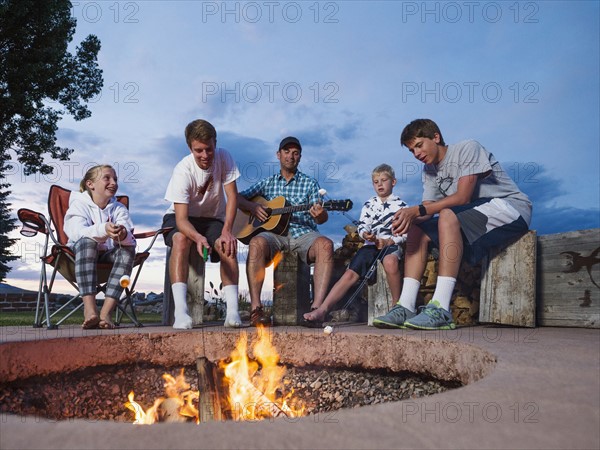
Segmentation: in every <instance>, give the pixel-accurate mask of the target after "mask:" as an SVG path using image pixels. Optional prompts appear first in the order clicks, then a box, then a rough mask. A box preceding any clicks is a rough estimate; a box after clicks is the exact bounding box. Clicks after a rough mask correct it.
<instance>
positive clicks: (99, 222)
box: [64, 192, 136, 250]
mask: <svg viewBox="0 0 600 450" xmlns="http://www.w3.org/2000/svg"><path fill="white" fill-rule="evenodd" d="M107 222H112V223H114V224H116V225H123V226H125V228H126V229H127V236H126V237H125V239H123V240H122V241H121V245H122V246H135V245H136V241H135V238H134V237H133V223H132V222H131V218H130V217H129V211H128V210H127V208H126V207H125V205H123V204H122V203H120V202H118V201H117V199H116V197H113V198H111V199H110V201H109V202H108V205H106V207H105V208H104V209H101V208H100V207H99V206H98V205H96V204H95V203H94V201H93V200H92V197H91V196H90V195H89V194H88V193H87V192H72V193H71V197H70V198H69V209H68V210H67V214H66V215H65V225H64V230H65V233H66V235H67V236H68V237H69V242H68V244H67V245H68V246H72V245H73V244H75V242H77V241H78V240H79V239H81V238H82V237H87V238H90V239H93V240H95V241H96V242H98V243H99V244H100V245H99V246H98V249H99V250H110V249H112V248H114V246H115V244H116V243H115V242H114V241H113V240H112V239H111V238H109V237H108V234H107V233H106V223H107ZM117 245H118V244H117Z"/></svg>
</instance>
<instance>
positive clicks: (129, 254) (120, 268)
mask: <svg viewBox="0 0 600 450" xmlns="http://www.w3.org/2000/svg"><path fill="white" fill-rule="evenodd" d="M73 251H74V252H75V278H76V279H77V285H78V286H79V293H80V294H81V295H82V296H83V295H96V294H97V293H98V271H97V267H96V266H97V264H98V263H112V264H113V266H112V269H111V271H110V275H109V277H108V281H107V282H106V292H105V295H106V297H111V298H114V299H117V300H119V299H120V298H121V293H122V292H123V288H122V287H121V284H120V283H119V280H120V279H121V277H122V276H123V275H125V274H127V275H131V270H132V269H133V260H134V258H135V247H129V246H123V247H114V248H112V249H111V250H109V251H107V252H104V253H100V252H99V251H98V243H97V242H96V241H95V240H93V239H90V238H85V237H84V238H81V239H79V240H78V241H77V242H75V245H74V246H73Z"/></svg>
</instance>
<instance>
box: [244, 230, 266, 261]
mask: <svg viewBox="0 0 600 450" xmlns="http://www.w3.org/2000/svg"><path fill="white" fill-rule="evenodd" d="M269 253H270V250H269V241H267V240H266V239H265V238H264V237H262V236H254V237H253V238H252V240H251V241H250V244H249V245H248V260H250V261H252V262H261V261H262V262H263V263H264V262H265V261H266V260H267V256H268V255H269Z"/></svg>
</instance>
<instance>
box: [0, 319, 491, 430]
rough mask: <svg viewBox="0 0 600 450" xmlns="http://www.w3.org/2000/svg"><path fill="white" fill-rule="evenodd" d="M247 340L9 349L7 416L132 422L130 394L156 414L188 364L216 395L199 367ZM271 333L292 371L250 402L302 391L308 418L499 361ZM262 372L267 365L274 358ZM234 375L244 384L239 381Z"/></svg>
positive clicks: (446, 347) (110, 341) (444, 347)
mask: <svg viewBox="0 0 600 450" xmlns="http://www.w3.org/2000/svg"><path fill="white" fill-rule="evenodd" d="M259 335H260V333H257V332H256V331H254V330H251V331H250V332H249V333H248V345H249V347H251V346H254V348H253V349H252V351H250V349H249V350H248V353H252V354H253V355H256V349H255V346H256V344H257V343H259V342H260V340H259ZM244 336H245V333H243V332H240V331H238V330H222V329H215V328H211V329H201V330H198V331H195V332H186V333H174V332H170V331H169V332H166V333H156V334H155V333H150V334H130V333H128V330H120V332H116V333H114V334H111V335H96V336H89V337H86V338H80V339H54V340H47V341H37V342H20V343H8V344H3V345H2V346H0V357H1V358H2V360H3V361H11V364H3V366H2V368H0V382H1V383H2V385H1V386H0V387H1V389H0V404H2V405H3V406H2V407H3V410H4V411H7V412H12V413H16V414H21V415H40V416H43V417H48V418H51V419H65V418H71V417H85V418H92V419H95V420H102V419H108V420H116V421H128V422H131V421H132V417H133V416H132V413H131V412H130V411H129V410H127V409H126V408H125V407H124V403H126V402H127V394H128V393H129V391H130V390H135V393H136V396H135V400H134V399H133V398H130V401H131V400H134V402H139V403H140V404H143V405H144V408H143V409H146V410H147V409H148V408H149V407H150V406H151V405H152V403H153V399H156V398H158V397H160V396H164V392H161V389H163V384H164V382H163V379H162V375H163V374H164V373H165V372H166V373H168V374H170V375H168V376H170V377H171V378H173V379H175V378H177V377H178V376H179V375H180V368H183V375H182V376H183V377H184V378H183V379H184V380H186V383H188V386H187V387H186V388H185V389H188V390H190V391H196V392H197V391H198V390H200V392H201V393H202V392H204V393H206V389H205V388H206V386H204V389H203V388H202V387H200V389H199V386H198V368H199V366H198V361H199V360H201V359H202V358H203V357H204V359H205V360H206V361H208V362H209V363H210V362H215V363H218V362H219V361H231V355H232V349H234V348H236V345H237V346H238V352H241V353H246V349H245V348H241V349H240V348H239V346H240V342H243V341H244V339H245V338H244ZM263 336H268V337H269V339H268V341H269V342H272V344H273V346H274V347H276V348H277V350H278V353H279V358H280V359H281V363H283V365H284V366H285V367H284V366H281V365H278V364H276V362H275V365H276V366H277V367H278V368H279V369H281V370H282V372H283V374H282V375H281V377H280V378H281V381H282V383H281V384H280V385H279V386H276V387H266V386H265V385H262V386H260V389H258V390H257V392H255V393H254V394H253V395H254V397H252V396H251V397H250V400H251V401H254V402H259V399H260V396H261V395H263V394H266V393H268V391H269V390H272V391H275V390H278V395H285V394H286V393H289V392H292V391H294V393H295V397H294V398H295V402H296V403H298V402H300V403H302V404H303V408H304V410H303V411H302V412H301V413H298V415H304V414H310V413H323V412H327V411H332V410H335V409H339V408H344V407H355V406H361V405H366V404H376V403H381V402H385V401H397V400H402V399H408V398H416V397H418V396H422V395H429V394H432V393H437V392H441V391H444V390H446V389H448V388H451V387H456V386H460V385H464V384H467V383H470V382H473V381H476V380H477V379H479V378H481V377H483V376H485V375H486V374H487V373H489V371H490V370H491V369H492V367H493V365H494V364H495V360H494V358H493V357H492V356H491V355H489V354H488V353H486V352H485V351H483V350H481V349H480V348H477V347H474V346H470V345H468V344H460V345H459V344H456V343H452V342H447V341H445V340H444V339H440V335H436V336H435V337H436V338H435V339H426V338H423V335H422V334H416V333H415V334H412V333H405V334H401V335H386V336H372V335H369V334H359V333H339V332H336V333H334V334H332V335H324V334H323V333H322V332H321V333H318V332H316V331H312V330H309V331H307V330H298V329H291V331H290V329H288V330H285V329H281V330H278V329H277V328H276V329H271V330H266V331H265V332H263ZM244 364H245V363H244ZM261 366H263V369H264V366H265V363H264V361H263V362H261ZM210 367H211V366H210V365H209V366H208V368H209V371H210V370H212V369H210ZM214 367H217V366H214ZM204 370H205V371H206V368H205V369H204ZM223 370H225V369H223ZM253 370H255V369H253ZM66 372H69V374H70V375H69V376H68V377H65V373H66ZM201 372H202V371H201ZM229 376H230V377H231V378H233V379H239V376H238V375H233V376H232V375H229ZM200 378H202V377H200ZM267 378H269V379H270V378H273V376H272V375H270V376H269V377H267ZM140 380H144V381H143V382H140ZM214 381H215V380H213V382H214ZM252 389H253V387H252V386H250V385H248V382H247V381H243V382H242V386H241V390H242V391H248V390H250V391H251V390H252ZM284 391H286V392H284ZM68 393H72V394H73V395H72V398H69V396H68ZM195 401H196V405H197V404H198V399H197V398H196V400H195ZM241 401H245V402H248V399H246V400H241ZM200 403H202V402H200ZM259 403H260V402H259ZM263 404H264V405H267V406H266V407H265V406H263V407H261V408H262V409H264V408H267V409H269V408H271V409H272V410H271V411H270V412H271V415H272V416H278V415H279V413H280V412H281V415H284V416H288V417H294V415H295V414H296V413H290V411H289V410H287V409H286V408H289V406H282V404H281V403H279V404H277V406H276V407H275V406H273V405H274V403H272V402H270V401H263ZM273 408H275V409H273ZM221 418H222V417H221ZM234 418H237V419H240V418H239V417H234ZM251 418H252V419H253V417H251ZM177 420H181V419H180V418H179V419H177Z"/></svg>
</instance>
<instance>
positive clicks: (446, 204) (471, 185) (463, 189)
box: [392, 173, 487, 235]
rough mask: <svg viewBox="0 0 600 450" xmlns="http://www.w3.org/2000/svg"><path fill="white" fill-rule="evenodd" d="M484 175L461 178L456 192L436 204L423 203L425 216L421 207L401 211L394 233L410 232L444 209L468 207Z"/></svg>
mask: <svg viewBox="0 0 600 450" xmlns="http://www.w3.org/2000/svg"><path fill="white" fill-rule="evenodd" d="M486 175H487V173H484V174H475V175H466V176H464V177H461V178H459V180H458V185H457V189H456V192H455V193H454V194H451V195H449V196H447V197H444V198H443V199H441V200H438V201H435V202H427V201H425V202H423V207H424V209H425V211H424V212H425V214H424V215H422V214H421V212H422V211H420V210H419V209H420V207H419V206H409V207H408V208H402V209H400V210H399V211H398V212H397V213H396V214H394V221H393V222H392V233H393V234H395V235H400V234H404V233H407V232H408V229H409V228H410V226H411V225H412V224H413V223H414V222H416V221H417V220H419V221H423V220H425V219H428V218H429V217H431V216H432V215H433V214H437V213H439V212H440V211H441V210H442V209H445V208H450V207H452V206H459V205H466V204H467V203H469V202H470V201H471V197H472V196H473V192H474V191H475V186H476V185H477V180H478V179H479V177H484V176H486Z"/></svg>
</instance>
